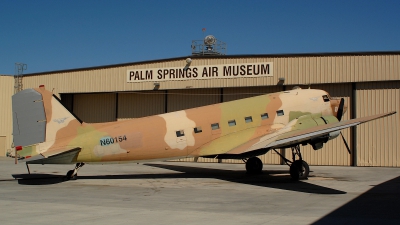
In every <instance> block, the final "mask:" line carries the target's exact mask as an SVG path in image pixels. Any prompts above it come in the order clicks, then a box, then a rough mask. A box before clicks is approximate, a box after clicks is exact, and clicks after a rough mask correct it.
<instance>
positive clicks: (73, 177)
mask: <svg viewBox="0 0 400 225" xmlns="http://www.w3.org/2000/svg"><path fill="white" fill-rule="evenodd" d="M84 165H85V163H83V162H80V163H77V164H76V165H75V169H73V170H69V171H68V172H67V175H65V178H66V180H76V178H77V176H78V170H79V169H80V168H82V166H84Z"/></svg>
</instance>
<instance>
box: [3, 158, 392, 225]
mask: <svg viewBox="0 0 400 225" xmlns="http://www.w3.org/2000/svg"><path fill="white" fill-rule="evenodd" d="M72 168H73V165H30V169H31V173H32V174H31V175H29V176H28V175H27V170H26V167H25V164H18V165H14V164H13V160H12V159H9V158H0V171H1V173H0V221H1V224H57V225H60V224H96V225H97V224H113V225H117V224H290V225H293V224H335V225H336V224H364V225H365V224H378V223H380V224H399V223H400V206H399V203H400V168H373V167H337V166H335V167H334V166H311V167H310V168H311V171H312V172H311V173H310V177H309V179H308V180H305V181H298V182H294V181H291V179H290V176H289V174H288V167H287V166H280V165H264V172H263V174H260V175H247V174H246V173H245V168H244V164H217V163H215V164H212V163H183V162H152V163H144V164H142V163H141V164H136V163H129V164H104V165H100V164H97V165H90V164H88V165H85V166H84V167H83V168H82V169H81V170H80V171H79V174H78V179H77V180H70V181H65V180H64V179H63V176H64V175H65V174H66V172H67V171H68V170H70V169H72ZM13 175H14V177H16V178H17V179H15V178H13Z"/></svg>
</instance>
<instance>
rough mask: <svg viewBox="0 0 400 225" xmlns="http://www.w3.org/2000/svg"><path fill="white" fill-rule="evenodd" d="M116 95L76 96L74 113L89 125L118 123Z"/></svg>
mask: <svg viewBox="0 0 400 225" xmlns="http://www.w3.org/2000/svg"><path fill="white" fill-rule="evenodd" d="M116 97H117V94H116V93H100V94H75V95H74V98H73V112H74V113H75V114H76V116H78V117H79V118H80V119H81V120H82V121H84V122H87V123H102V122H111V121H116V119H117V115H116V106H117V98H116Z"/></svg>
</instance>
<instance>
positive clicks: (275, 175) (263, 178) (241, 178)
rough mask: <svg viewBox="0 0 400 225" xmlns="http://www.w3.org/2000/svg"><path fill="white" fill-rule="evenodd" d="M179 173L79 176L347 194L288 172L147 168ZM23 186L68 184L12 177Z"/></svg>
mask: <svg viewBox="0 0 400 225" xmlns="http://www.w3.org/2000/svg"><path fill="white" fill-rule="evenodd" d="M144 165H146V166H151V167H157V168H162V169H167V170H172V171H176V172H179V173H176V172H174V173H168V172H167V173H157V174H124V175H95V176H79V175H78V179H79V180H85V179H87V180H90V179H179V178H194V179H195V178H211V179H220V180H225V181H229V182H233V183H241V184H248V185H255V186H259V187H266V188H276V189H281V190H290V191H296V192H304V193H315V194H346V192H343V191H340V190H336V189H332V188H328V187H323V186H319V185H315V184H310V183H307V182H303V181H293V180H291V179H290V175H289V174H288V171H287V170H273V171H264V172H263V173H262V174H257V175H249V174H246V172H245V171H244V170H224V169H215V168H202V167H191V166H177V165H167V164H154V163H148V164H144ZM13 177H14V178H16V179H17V180H18V183H19V184H22V185H49V184H56V183H61V182H65V181H67V180H66V179H65V177H64V176H62V175H54V174H19V175H13Z"/></svg>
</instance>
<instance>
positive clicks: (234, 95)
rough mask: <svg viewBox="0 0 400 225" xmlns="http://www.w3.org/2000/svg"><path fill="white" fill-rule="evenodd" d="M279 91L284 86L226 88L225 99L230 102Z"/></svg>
mask: <svg viewBox="0 0 400 225" xmlns="http://www.w3.org/2000/svg"><path fill="white" fill-rule="evenodd" d="M279 91H283V86H269V87H265V86H264V87H238V88H224V89H223V101H224V102H228V101H233V100H238V99H242V98H250V97H253V96H257V95H263V94H268V93H273V92H279Z"/></svg>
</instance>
